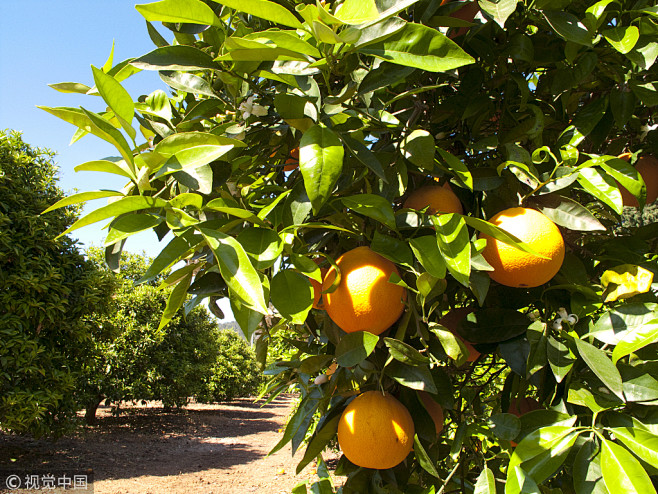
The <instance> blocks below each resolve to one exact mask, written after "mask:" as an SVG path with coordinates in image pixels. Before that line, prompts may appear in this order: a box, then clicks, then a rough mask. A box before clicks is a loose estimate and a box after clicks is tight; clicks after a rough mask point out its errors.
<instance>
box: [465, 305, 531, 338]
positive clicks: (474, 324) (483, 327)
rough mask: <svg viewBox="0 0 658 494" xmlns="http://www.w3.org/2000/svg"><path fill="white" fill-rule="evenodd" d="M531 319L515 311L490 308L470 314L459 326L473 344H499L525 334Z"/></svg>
mask: <svg viewBox="0 0 658 494" xmlns="http://www.w3.org/2000/svg"><path fill="white" fill-rule="evenodd" d="M529 325H530V319H528V316H526V315H525V314H522V313H520V312H518V311H516V310H513V309H498V308H488V309H481V310H478V311H477V312H473V313H470V314H468V315H467V316H466V317H465V318H464V319H463V320H462V321H461V322H460V324H459V325H458V331H459V333H460V334H461V335H462V336H463V337H464V338H465V339H466V340H467V341H470V342H471V343H498V342H501V341H506V340H509V339H511V338H514V337H516V336H519V335H521V334H524V333H525V332H526V330H527V329H528V326H529Z"/></svg>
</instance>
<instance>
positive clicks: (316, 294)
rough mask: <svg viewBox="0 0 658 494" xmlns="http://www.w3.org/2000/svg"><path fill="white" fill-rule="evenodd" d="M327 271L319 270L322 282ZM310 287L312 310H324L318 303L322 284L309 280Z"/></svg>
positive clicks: (324, 269) (322, 305) (321, 304)
mask: <svg viewBox="0 0 658 494" xmlns="http://www.w3.org/2000/svg"><path fill="white" fill-rule="evenodd" d="M327 271H329V270H328V269H327V268H320V273H321V275H322V279H323V280H324V277H325V276H326V275H327ZM311 286H312V287H313V308H314V309H324V304H323V303H321V302H320V298H321V297H322V284H321V283H320V282H319V281H315V280H313V279H311Z"/></svg>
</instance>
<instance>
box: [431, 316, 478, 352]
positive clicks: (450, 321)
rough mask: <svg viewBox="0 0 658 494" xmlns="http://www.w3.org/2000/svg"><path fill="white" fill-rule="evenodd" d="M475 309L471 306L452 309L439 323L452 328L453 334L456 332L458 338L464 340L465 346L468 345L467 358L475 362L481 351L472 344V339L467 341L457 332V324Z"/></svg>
mask: <svg viewBox="0 0 658 494" xmlns="http://www.w3.org/2000/svg"><path fill="white" fill-rule="evenodd" d="M473 310H474V309H471V308H470V307H460V308H458V309H453V310H451V311H450V312H448V313H447V314H446V315H445V316H443V317H442V318H441V319H439V324H440V325H441V326H445V327H446V328H447V329H449V330H450V332H451V333H452V334H454V335H455V336H457V338H459V339H460V340H462V342H463V343H464V346H465V347H466V350H468V357H467V358H466V360H467V361H468V362H475V360H476V359H477V358H478V357H479V356H480V352H478V351H477V350H476V349H475V348H473V345H472V344H471V342H470V341H466V340H465V339H464V338H462V337H461V336H459V334H458V333H457V325H458V324H459V322H460V321H461V320H462V319H464V318H465V317H466V316H467V315H469V314H470V313H471V312H473Z"/></svg>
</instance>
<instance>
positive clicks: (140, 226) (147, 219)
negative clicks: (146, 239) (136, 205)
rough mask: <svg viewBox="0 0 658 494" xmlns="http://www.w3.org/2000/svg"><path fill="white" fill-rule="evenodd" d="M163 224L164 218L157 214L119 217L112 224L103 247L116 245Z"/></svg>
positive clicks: (132, 214) (136, 214)
mask: <svg viewBox="0 0 658 494" xmlns="http://www.w3.org/2000/svg"><path fill="white" fill-rule="evenodd" d="M160 223H162V217H161V216H158V215H155V214H139V213H130V214H127V215H125V216H119V217H118V218H117V219H116V220H114V221H113V222H112V223H111V224H110V231H109V233H108V234H107V237H106V238H105V242H104V243H103V247H107V246H108V245H112V244H115V243H116V242H118V241H120V240H123V239H124V238H127V237H129V236H131V235H134V234H135V233H139V232H143V231H144V230H150V229H152V228H155V227H156V226H158V225H159V224H160Z"/></svg>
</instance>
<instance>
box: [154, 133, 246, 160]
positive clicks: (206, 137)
mask: <svg viewBox="0 0 658 494" xmlns="http://www.w3.org/2000/svg"><path fill="white" fill-rule="evenodd" d="M229 145H231V146H233V147H245V146H246V144H245V143H243V142H242V141H239V140H237V139H231V138H229V137H223V136H217V135H215V134H210V133H207V132H182V133H177V134H172V135H170V136H167V137H166V138H164V139H163V140H161V141H160V142H159V143H158V144H157V145H156V146H155V149H154V153H157V154H158V155H161V156H163V157H165V158H170V157H171V156H174V155H176V154H177V153H180V152H182V151H185V150H187V149H190V148H193V147H199V146H201V147H205V146H229Z"/></svg>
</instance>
